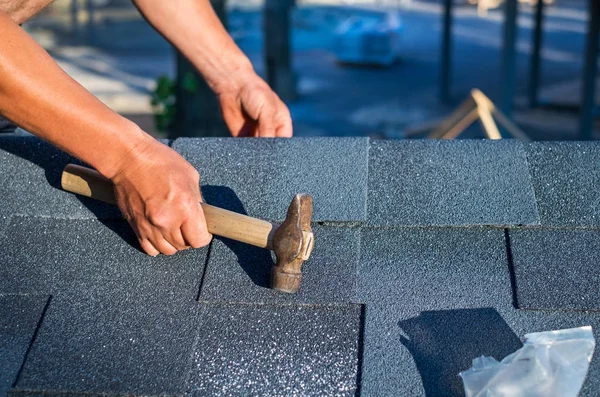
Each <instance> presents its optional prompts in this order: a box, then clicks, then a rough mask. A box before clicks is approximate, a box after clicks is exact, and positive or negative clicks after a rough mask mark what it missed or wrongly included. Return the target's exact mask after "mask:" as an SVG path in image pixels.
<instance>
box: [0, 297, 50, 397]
mask: <svg viewBox="0 0 600 397" xmlns="http://www.w3.org/2000/svg"><path fill="white" fill-rule="evenodd" d="M48 298H49V297H48V296H45V295H2V294H1V291H0V396H4V395H5V394H6V392H7V391H8V390H9V389H10V388H11V387H12V386H13V384H14V383H15V381H16V380H17V374H18V373H19V370H20V368H21V365H23V362H24V360H25V356H26V354H27V349H28V348H29V345H30V344H31V342H32V341H33V337H34V335H35V331H36V329H37V326H38V323H39V322H40V321H41V319H42V314H43V312H44V308H45V306H46V303H47V302H48Z"/></svg>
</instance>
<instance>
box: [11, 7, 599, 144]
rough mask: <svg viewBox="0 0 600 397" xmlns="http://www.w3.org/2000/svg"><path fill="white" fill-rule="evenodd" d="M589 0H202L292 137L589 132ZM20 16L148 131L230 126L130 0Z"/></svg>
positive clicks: (593, 22)
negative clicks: (285, 113)
mask: <svg viewBox="0 0 600 397" xmlns="http://www.w3.org/2000/svg"><path fill="white" fill-rule="evenodd" d="M595 3H599V2H597V1H595V0H544V1H543V2H541V3H539V4H538V1H537V0H357V1H342V0H296V1H293V0H265V1H260V0H228V1H225V0H213V1H212V4H213V7H214V8H215V9H216V11H217V13H218V15H219V16H220V18H221V19H222V20H223V22H224V24H225V25H226V27H227V29H228V30H229V32H230V34H231V35H232V37H233V38H234V39H235V41H236V42H237V43H238V45H239V46H240V47H241V48H242V50H243V51H244V52H245V53H246V54H247V55H248V57H249V58H250V59H251V61H252V62H253V64H254V67H255V69H256V70H257V71H258V72H259V74H261V75H262V76H263V77H264V78H265V79H267V81H268V82H269V84H270V85H271V86H272V87H274V89H275V90H276V92H278V93H279V94H280V96H281V97H282V99H284V100H285V102H286V103H287V104H288V106H289V107H290V110H291V113H292V118H293V120H294V133H295V135H296V136H369V137H372V138H419V137H437V138H439V137H450V138H453V137H457V136H460V137H468V138H473V137H488V138H494V137H497V136H496V133H499V134H501V135H502V136H503V137H507V138H508V137H517V138H522V139H528V138H529V139H533V140H579V139H595V138H597V137H599V136H600V135H599V134H600V124H599V123H596V122H595V121H596V116H597V115H598V112H597V111H596V110H597V107H596V103H597V101H596V100H595V99H596V98H595V97H596V89H595V88H596V72H597V55H598V26H599V25H600V15H599V14H600V5H598V4H595ZM174 23H176V21H174ZM23 27H24V28H25V29H26V30H27V31H28V32H29V33H30V34H31V35H32V36H33V37H34V38H35V39H36V40H37V41H38V42H39V43H40V44H42V45H43V46H44V47H45V48H46V49H47V50H48V51H49V52H50V54H51V55H52V56H53V57H54V59H55V60H56V61H57V62H58V63H59V64H60V66H61V67H62V68H63V69H64V70H65V71H66V72H67V73H69V74H70V75H71V76H72V77H74V78H75V79H76V80H77V81H79V82H80V83H81V84H82V85H83V86H85V87H86V88H87V89H88V90H90V91H91V92H92V93H93V94H94V95H96V96H97V97H98V98H100V99H101V100H102V101H103V102H105V103H106V104H107V105H108V106H109V107H111V108H112V109H114V110H115V111H117V112H118V113H120V114H122V115H124V116H126V117H128V118H130V119H131V120H133V121H135V122H136V123H138V124H139V125H140V126H141V127H142V128H144V129H145V130H146V131H147V132H149V133H151V134H153V135H155V136H157V137H177V136H219V135H226V134H227V133H226V130H225V128H224V125H223V123H222V121H221V120H220V117H219V115H218V111H216V109H217V108H216V102H215V101H214V98H213V96H212V94H211V93H210V92H209V91H208V89H207V88H206V86H205V85H204V84H203V82H202V80H201V79H199V78H198V75H197V74H196V73H195V72H194V70H193V69H192V68H191V67H190V65H189V64H187V62H186V61H185V60H184V59H183V58H182V57H180V56H179V55H178V54H177V53H176V51H175V50H174V49H173V48H172V47H171V46H170V45H169V43H167V42H166V41H165V40H164V39H163V38H162V37H161V36H160V35H158V34H157V33H156V32H155V31H154V30H153V29H152V28H151V27H150V26H149V25H148V24H147V23H146V22H145V21H144V20H143V18H141V16H140V15H139V13H138V12H137V10H136V9H135V7H133V5H132V4H131V2H130V1H129V0H56V1H55V2H54V3H53V4H52V5H51V6H49V7H48V8H46V9H45V10H44V11H43V12H42V13H41V14H40V15H38V16H37V17H36V18H35V19H33V20H31V21H29V22H27V23H26V24H25V25H24V26H23ZM473 89H476V90H475V91H473ZM487 98H489V100H488V99H487ZM457 109H458V110H457ZM453 112H454V113H453Z"/></svg>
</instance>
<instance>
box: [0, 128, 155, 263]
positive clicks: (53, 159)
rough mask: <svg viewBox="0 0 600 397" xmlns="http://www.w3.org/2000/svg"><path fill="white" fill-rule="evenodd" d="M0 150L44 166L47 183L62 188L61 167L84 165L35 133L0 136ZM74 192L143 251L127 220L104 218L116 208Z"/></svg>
mask: <svg viewBox="0 0 600 397" xmlns="http://www.w3.org/2000/svg"><path fill="white" fill-rule="evenodd" d="M0 150H2V151H5V152H7V153H10V154H12V155H14V156H17V157H20V158H22V159H23V160H26V161H29V162H30V163H32V164H35V165H37V166H38V167H40V168H41V169H43V170H44V176H45V178H46V181H47V182H48V185H50V186H52V187H53V188H54V189H58V190H61V191H62V187H61V184H60V179H61V176H62V171H63V169H64V168H65V166H66V165H67V164H69V163H74V164H78V165H83V166H87V165H86V164H85V163H83V162H81V161H80V160H78V159H76V158H74V157H72V156H69V155H68V154H66V153H64V152H62V151H60V150H59V149H57V148H55V147H54V146H52V145H51V144H49V143H47V142H44V141H42V140H40V139H37V138H34V137H25V138H23V137H15V138H7V137H4V138H3V139H0ZM75 196H76V197H77V199H78V200H79V201H80V202H81V204H82V205H83V206H85V207H86V208H87V209H88V210H89V211H90V212H92V213H93V214H94V215H95V216H96V218H97V219H98V220H99V221H100V222H101V223H102V224H104V225H105V226H106V227H107V228H109V229H110V230H112V231H113V232H114V233H115V234H117V235H118V236H119V237H121V238H122V239H123V241H125V242H126V243H128V244H129V245H131V246H132V247H134V248H135V249H137V250H138V251H140V252H143V251H142V249H141V247H140V245H139V243H138V241H137V239H136V237H135V234H134V233H133V230H132V229H131V227H130V226H129V224H128V223H127V222H125V221H123V220H121V221H119V220H115V219H117V218H118V217H117V216H111V217H110V219H112V220H110V219H105V218H106V214H119V210H118V208H116V207H115V206H112V205H110V204H106V203H103V202H100V201H97V200H94V199H91V198H88V197H83V196H79V195H75Z"/></svg>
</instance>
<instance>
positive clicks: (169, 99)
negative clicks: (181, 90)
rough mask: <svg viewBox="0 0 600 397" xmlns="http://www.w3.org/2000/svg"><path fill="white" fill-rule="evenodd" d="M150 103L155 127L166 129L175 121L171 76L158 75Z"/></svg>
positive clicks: (163, 130) (161, 129)
mask: <svg viewBox="0 0 600 397" xmlns="http://www.w3.org/2000/svg"><path fill="white" fill-rule="evenodd" d="M150 104H151V105H152V113H153V114H154V125H155V126H156V129H157V130H158V131H161V132H165V131H168V130H169V129H170V128H171V127H172V125H173V122H174V121H175V82H174V81H173V80H172V79H171V78H169V77H168V76H165V75H162V76H160V77H158V79H157V80H156V88H155V89H154V91H153V92H152V96H151V97H150Z"/></svg>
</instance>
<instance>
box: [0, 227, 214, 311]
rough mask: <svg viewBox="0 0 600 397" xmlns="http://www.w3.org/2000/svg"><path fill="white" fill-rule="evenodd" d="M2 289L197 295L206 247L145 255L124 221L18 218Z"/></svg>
mask: <svg viewBox="0 0 600 397" xmlns="http://www.w3.org/2000/svg"><path fill="white" fill-rule="evenodd" d="M0 247H3V248H2V249H1V250H0V264H1V265H2V266H1V267H0V291H4V292H10V293H46V294H51V295H55V294H60V295H69V296H73V297H74V298H75V299H85V298H86V297H87V296H92V295H101V296H105V297H106V300H107V301H108V302H112V301H118V300H119V299H120V298H121V296H122V295H123V294H126V295H127V294H131V295H140V294H144V293H146V294H149V295H158V294H174V295H178V296H187V297H192V298H193V297H195V296H196V294H197V292H198V287H199V284H200V279H201V277H202V271H203V269H204V265H205V262H206V252H207V249H206V248H203V249H199V250H188V251H185V252H179V253H177V254H176V255H174V256H172V257H165V256H162V255H161V256H158V257H156V258H152V257H150V256H148V255H146V254H144V253H143V252H142V251H141V250H140V248H139V245H138V243H137V240H136V239H135V235H134V234H133V231H132V230H131V228H130V227H129V225H128V224H127V222H125V221H110V220H104V221H99V220H95V219H88V220H66V219H64V220H60V219H48V218H30V217H14V218H12V219H11V221H10V223H9V226H8V231H7V232H6V233H5V236H4V237H0Z"/></svg>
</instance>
